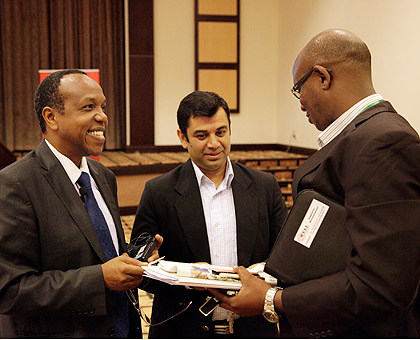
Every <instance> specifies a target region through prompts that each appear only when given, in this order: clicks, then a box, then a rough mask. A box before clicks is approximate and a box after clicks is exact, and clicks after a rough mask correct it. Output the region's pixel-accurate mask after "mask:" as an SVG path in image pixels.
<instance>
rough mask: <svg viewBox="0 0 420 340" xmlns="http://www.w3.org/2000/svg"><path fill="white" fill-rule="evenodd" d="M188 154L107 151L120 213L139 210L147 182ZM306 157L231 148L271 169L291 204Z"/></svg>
mask: <svg viewBox="0 0 420 340" xmlns="http://www.w3.org/2000/svg"><path fill="white" fill-rule="evenodd" d="M188 157H189V156H188V153H187V152H159V153H152V152H142V153H140V152H132V153H126V152H122V151H105V152H103V153H102V156H101V159H100V161H101V163H102V164H104V165H105V166H106V167H108V168H109V169H111V170H112V171H113V172H114V173H115V175H116V177H117V182H118V200H119V205H120V211H121V214H122V215H132V214H135V212H136V208H137V205H138V203H139V201H140V197H141V194H142V192H143V189H144V185H145V184H146V182H147V181H148V180H149V179H151V178H153V177H156V176H159V175H161V174H164V173H166V172H168V171H170V170H172V169H174V168H175V167H176V166H178V165H179V164H182V163H184V162H185V161H186V160H187V159H188ZM307 157H308V156H307V155H302V154H296V153H290V152H285V151H278V150H267V151H265V150H257V151H232V152H231V154H230V158H231V159H232V160H233V161H236V162H239V163H242V164H245V165H247V166H249V167H252V168H255V169H259V170H261V171H266V172H269V173H272V174H273V175H274V176H275V177H276V179H277V181H278V183H279V186H280V188H281V190H282V193H283V197H284V199H285V201H286V205H287V207H288V208H290V207H291V206H292V204H293V199H292V180H293V173H294V171H295V169H296V168H297V167H298V166H299V165H300V164H302V163H303V162H304V161H305V160H306V159H307Z"/></svg>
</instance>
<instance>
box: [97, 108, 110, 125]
mask: <svg viewBox="0 0 420 340" xmlns="http://www.w3.org/2000/svg"><path fill="white" fill-rule="evenodd" d="M94 118H95V120H96V121H97V122H103V123H104V124H105V125H107V124H108V116H107V115H106V113H105V111H104V110H102V109H100V110H98V111H97V112H96V114H95V117H94Z"/></svg>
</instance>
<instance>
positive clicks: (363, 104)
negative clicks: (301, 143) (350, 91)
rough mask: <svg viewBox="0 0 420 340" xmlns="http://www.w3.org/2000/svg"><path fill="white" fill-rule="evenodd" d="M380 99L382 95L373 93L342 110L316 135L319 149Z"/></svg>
mask: <svg viewBox="0 0 420 340" xmlns="http://www.w3.org/2000/svg"><path fill="white" fill-rule="evenodd" d="M380 101H383V98H382V96H381V95H380V94H377V93H375V94H372V95H370V96H368V97H366V98H363V99H362V100H361V101H359V102H357V103H356V104H354V105H353V106H352V107H351V108H350V109H348V110H347V111H346V112H344V113H343V114H342V115H341V116H340V117H338V118H337V119H336V120H335V121H334V122H332V123H331V124H330V125H329V126H328V127H327V128H326V129H325V130H324V131H322V132H321V133H320V134H319V135H318V139H317V142H318V147H319V149H322V148H323V147H324V146H325V145H327V144H328V143H329V142H331V141H332V140H333V139H334V138H335V137H337V136H338V135H339V134H340V133H341V131H343V130H344V129H345V127H346V126H347V125H349V124H350V123H351V122H352V121H353V119H355V118H356V117H357V116H358V115H359V114H361V113H362V112H363V111H364V110H366V109H367V108H368V107H369V106H371V105H374V104H376V102H380Z"/></svg>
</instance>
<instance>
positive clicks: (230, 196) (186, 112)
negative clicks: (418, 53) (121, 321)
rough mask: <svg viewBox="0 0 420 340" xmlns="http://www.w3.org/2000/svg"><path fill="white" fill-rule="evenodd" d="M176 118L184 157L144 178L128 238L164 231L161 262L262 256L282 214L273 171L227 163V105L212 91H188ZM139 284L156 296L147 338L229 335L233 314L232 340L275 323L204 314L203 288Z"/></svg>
mask: <svg viewBox="0 0 420 340" xmlns="http://www.w3.org/2000/svg"><path fill="white" fill-rule="evenodd" d="M177 118H178V125H179V130H178V137H179V139H180V141H181V144H182V146H183V147H184V148H185V149H187V150H188V152H189V155H190V159H189V160H188V161H187V162H186V163H185V164H183V165H180V166H179V167H177V168H176V169H174V170H173V171H171V172H169V173H167V174H165V175H163V176H161V177H158V178H155V179H152V180H151V181H149V182H147V183H146V187H145V190H144V192H143V195H142V198H141V201H140V205H139V207H138V211H137V216H136V219H135V222H134V226H133V233H132V237H135V236H138V235H140V234H141V233H142V232H144V231H148V232H150V233H152V234H153V233H159V234H160V235H162V236H163V237H164V238H165V242H164V243H163V245H162V247H161V248H160V249H159V252H160V255H164V256H165V260H172V261H180V262H187V263H191V262H207V263H211V264H215V265H223V266H236V265H238V264H239V265H244V266H250V265H252V264H255V263H258V262H262V261H265V260H266V258H267V257H268V255H269V252H270V249H271V247H272V245H273V243H274V241H275V239H276V237H277V234H278V232H279V230H280V227H281V225H282V223H283V221H284V219H285V217H286V215H287V210H286V207H285V203H284V201H283V198H282V195H281V191H280V189H279V186H278V184H277V182H276V180H275V178H274V176H272V175H271V174H267V173H263V172H261V171H257V170H254V169H250V168H248V167H246V166H243V165H241V164H237V163H234V162H231V161H230V160H229V157H228V156H229V153H230V135H231V130H230V115H229V108H228V106H227V104H226V102H225V101H224V100H223V99H222V98H221V97H220V96H218V95H217V94H215V93H212V92H201V91H196V92H193V93H191V94H189V95H188V96H186V97H185V98H184V99H183V100H182V101H181V103H180V105H179V108H178V113H177ZM142 287H143V289H144V290H148V291H150V292H152V293H154V294H155V296H154V303H153V312H152V324H159V325H157V326H152V327H151V328H150V331H149V337H152V338H203V337H204V338H209V337H218V336H220V335H217V334H215V329H216V330H217V331H220V332H221V333H222V332H223V333H224V334H225V335H226V332H228V327H227V325H228V322H227V319H228V318H235V321H234V333H233V334H232V335H231V336H232V337H239V338H248V337H251V338H255V337H275V336H277V327H276V325H274V324H271V325H267V322H266V321H265V320H264V319H263V318H262V317H261V316H257V317H253V318H237V316H234V315H229V313H228V311H226V310H224V309H222V308H218V309H216V310H215V311H214V312H213V313H212V314H210V315H209V316H208V317H205V316H203V315H202V314H201V313H200V312H199V310H198V309H199V307H200V306H201V305H202V304H203V303H204V302H205V300H206V297H207V296H208V295H209V294H208V292H206V291H197V290H188V289H185V288H184V287H173V286H169V285H166V284H163V283H159V282H156V281H150V282H149V283H148V284H145V285H144V286H142ZM190 301H192V304H191V305H190V306H189V308H188V309H187V310H186V311H185V312H183V313H181V314H179V315H177V314H178V313H179V312H180V311H182V310H183V309H185V307H186V306H188V304H189V303H190ZM174 315H177V316H176V317H174V318H173V319H171V320H169V321H165V320H168V319H169V318H171V317H172V316H174ZM216 325H217V326H216ZM215 326H216V327H215ZM262 326H264V328H263V330H262V328H261V327H262Z"/></svg>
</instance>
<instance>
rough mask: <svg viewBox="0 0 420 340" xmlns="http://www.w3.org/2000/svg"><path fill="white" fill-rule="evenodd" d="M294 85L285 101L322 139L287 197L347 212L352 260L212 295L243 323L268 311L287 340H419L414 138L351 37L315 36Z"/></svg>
mask: <svg viewBox="0 0 420 340" xmlns="http://www.w3.org/2000/svg"><path fill="white" fill-rule="evenodd" d="M293 77H294V80H295V85H294V86H293V88H292V93H293V94H294V95H295V96H296V97H297V98H298V99H299V101H300V105H301V109H302V111H303V112H305V113H306V116H307V117H308V120H309V122H310V123H312V124H314V125H315V127H316V128H317V129H318V130H320V131H322V132H321V134H320V135H319V137H318V145H319V151H318V152H316V153H315V154H314V155H313V156H312V157H310V158H309V159H308V160H307V161H306V162H305V163H304V164H303V165H302V166H300V167H299V169H298V170H297V171H296V172H295V175H294V179H293V181H294V182H293V193H294V197H296V195H297V194H298V193H299V192H301V191H302V190H304V189H314V190H316V191H318V192H320V193H321V194H324V195H327V196H329V197H331V198H333V199H335V200H336V201H338V202H341V203H342V204H343V205H344V207H345V208H346V221H345V224H344V228H345V229H346V231H347V232H348V234H349V236H350V240H351V242H352V252H351V255H350V258H349V259H348V261H347V262H346V265H345V269H344V270H342V271H339V272H336V273H334V274H331V275H328V276H325V277H321V278H318V279H315V280H309V281H306V282H302V283H300V284H297V285H293V286H290V287H287V288H285V289H284V290H278V291H277V290H275V289H271V288H270V287H269V286H268V285H267V284H265V283H264V282H261V281H259V280H256V279H254V278H253V277H251V276H250V275H249V274H248V273H247V272H246V270H245V269H244V268H238V269H237V271H238V273H239V274H240V276H241V279H242V281H243V288H242V290H241V291H240V292H239V294H238V295H237V296H236V297H226V296H224V295H223V294H221V293H220V292H219V291H217V290H212V292H213V293H214V294H215V295H216V297H218V298H219V299H221V300H223V301H224V303H223V304H222V306H224V307H225V308H228V309H231V310H233V311H234V312H235V313H238V314H240V315H256V314H260V313H262V311H263V310H264V308H265V307H264V306H265V304H267V303H272V304H273V305H274V307H275V312H276V313H278V314H280V315H281V316H283V317H284V321H286V320H287V322H288V323H287V325H288V326H290V327H291V329H292V331H293V333H294V334H287V335H288V336H292V335H293V336H297V337H312V338H319V337H331V336H334V337H349V338H359V337H364V338H366V337H380V338H382V337H416V338H417V337H419V335H420V303H419V302H420V301H419V299H418V298H417V295H418V291H419V282H420V266H419V263H420V247H419V244H420V225H419V224H420V222H419V217H418V216H419V211H420V165H419V159H420V141H419V137H418V135H417V133H416V132H415V131H414V129H413V128H412V127H411V126H410V125H409V123H408V122H407V121H406V120H405V119H404V118H402V117H401V116H400V115H398V114H397V112H396V111H395V109H394V108H393V107H392V106H391V104H390V103H389V102H387V101H385V100H384V99H383V98H382V97H381V96H380V95H379V94H377V93H376V92H375V90H374V88H373V84H372V78H371V56H370V52H369V49H368V48H367V46H366V44H365V43H364V42H363V41H361V40H360V38H359V37H357V36H356V35H354V34H353V33H351V32H348V31H346V30H327V31H324V32H321V33H320V34H318V35H316V36H315V37H314V38H313V39H312V40H311V41H310V42H309V43H308V44H307V45H306V46H305V48H304V49H303V50H302V51H301V52H300V54H299V55H298V57H297V59H296V61H295V63H294V67H293ZM290 255H291V256H293V254H290ZM265 298H266V301H264V300H265ZM267 300H270V301H268V302H267ZM285 324H286V323H285ZM284 329H287V327H285V328H284Z"/></svg>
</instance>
